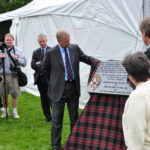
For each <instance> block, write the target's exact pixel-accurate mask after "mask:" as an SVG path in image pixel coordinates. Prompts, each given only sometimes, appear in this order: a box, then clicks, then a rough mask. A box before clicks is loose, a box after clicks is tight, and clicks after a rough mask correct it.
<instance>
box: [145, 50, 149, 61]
mask: <svg viewBox="0 0 150 150" xmlns="http://www.w3.org/2000/svg"><path fill="white" fill-rule="evenodd" d="M144 53H145V55H146V56H147V57H148V59H149V60H150V48H148V49H147V50H146V51H145V52H144Z"/></svg>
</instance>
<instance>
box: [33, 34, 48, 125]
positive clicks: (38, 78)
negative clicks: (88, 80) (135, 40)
mask: <svg viewBox="0 0 150 150" xmlns="http://www.w3.org/2000/svg"><path fill="white" fill-rule="evenodd" d="M38 43H39V45H40V48H38V49H37V50H35V51H34V52H33V55H32V62H31V67H32V69H34V70H35V73H34V84H37V87H38V90H39V92H40V98H41V105H42V109H43V113H44V115H45V118H46V119H45V121H46V122H49V121H51V112H50V106H51V100H50V98H49V97H48V95H47V91H48V72H47V73H46V74H42V72H41V65H42V62H43V59H44V56H45V53H46V52H47V51H48V50H49V49H50V47H49V46H47V37H46V35H45V34H39V36H38Z"/></svg>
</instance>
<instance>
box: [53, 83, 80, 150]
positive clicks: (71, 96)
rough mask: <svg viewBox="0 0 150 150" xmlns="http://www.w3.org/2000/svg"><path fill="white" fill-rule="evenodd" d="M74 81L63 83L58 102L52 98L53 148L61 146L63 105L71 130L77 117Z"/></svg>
mask: <svg viewBox="0 0 150 150" xmlns="http://www.w3.org/2000/svg"><path fill="white" fill-rule="evenodd" d="M75 89H76V87H75V83H74V82H72V83H65V87H64V92H63V95H62V98H61V99H60V101H59V102H55V101H53V100H52V106H53V107H52V128H51V140H52V141H51V142H52V147H53V149H57V150H59V149H60V147H61V133H62V123H63V116H64V106H65V103H67V107H68V111H69V118H70V127H71V130H72V128H73V126H74V124H75V123H76V121H77V119H78V106H79V96H78V94H77V92H76V90H75Z"/></svg>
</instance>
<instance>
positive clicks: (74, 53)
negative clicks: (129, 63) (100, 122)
mask: <svg viewBox="0 0 150 150" xmlns="http://www.w3.org/2000/svg"><path fill="white" fill-rule="evenodd" d="M56 38H57V41H58V45H56V46H55V47H54V48H52V49H51V51H48V52H47V53H46V56H45V58H44V61H43V65H42V70H43V71H44V72H47V71H49V72H50V82H49V89H48V94H49V96H50V98H51V100H52V106H53V107H52V130H51V133H52V135H51V138H52V142H51V143H52V148H53V150H60V146H61V133H62V122H63V115H64V106H65V103H67V106H68V111H69V118H70V126H71V129H72V128H73V126H74V124H75V123H76V121H77V118H78V106H79V96H80V77H79V63H80V62H84V63H86V64H88V65H91V64H92V61H93V60H94V58H92V57H90V56H87V55H85V54H84V53H83V51H82V50H81V49H80V47H79V46H78V45H76V44H70V35H69V33H68V32H67V31H64V30H60V31H58V32H57V33H56Z"/></svg>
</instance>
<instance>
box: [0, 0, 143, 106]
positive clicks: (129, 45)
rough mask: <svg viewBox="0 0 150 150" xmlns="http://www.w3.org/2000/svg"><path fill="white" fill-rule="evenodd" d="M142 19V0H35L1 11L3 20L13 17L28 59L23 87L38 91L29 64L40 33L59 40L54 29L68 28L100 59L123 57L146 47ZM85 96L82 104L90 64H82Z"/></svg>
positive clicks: (18, 41) (19, 43)
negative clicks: (143, 40)
mask: <svg viewBox="0 0 150 150" xmlns="http://www.w3.org/2000/svg"><path fill="white" fill-rule="evenodd" d="M142 19H143V0H134V1H133V0H131V1H125V0H118V1H113V0H35V1H33V2H31V3H30V4H28V5H26V6H25V7H23V8H20V9H18V10H15V11H12V12H8V13H5V14H1V15H0V22H2V21H5V20H12V21H13V24H12V26H11V29H10V32H11V33H12V34H13V35H14V36H15V39H16V41H15V42H16V45H17V46H18V47H19V48H20V49H21V50H22V51H23V53H24V54H25V56H26V57H27V60H28V65H27V67H26V68H25V71H26V73H27V75H28V79H29V83H28V85H27V86H26V88H25V89H24V90H25V91H28V92H30V93H33V94H36V95H38V91H37V88H36V87H35V86H34V85H33V70H32V69H31V67H30V63H31V57H32V53H33V50H35V49H36V48H38V43H37V36H38V34H39V33H45V34H46V35H47V37H48V44H49V45H50V46H54V45H56V44H57V41H56V38H55V33H56V31H57V30H58V29H66V30H68V31H69V33H70V35H71V41H72V43H77V44H79V46H80V47H81V49H82V50H83V51H84V52H85V53H86V54H88V55H91V56H93V57H96V58H98V59H101V60H102V59H122V57H123V56H124V55H125V54H127V53H130V52H134V51H137V50H143V43H142V39H141V34H140V32H139V23H140V21H141V20H142ZM80 69H81V71H80V72H81V81H82V82H81V86H82V91H81V93H82V96H81V100H80V106H81V107H82V106H84V104H85V103H86V101H87V100H88V94H87V92H86V84H87V80H88V74H89V70H90V67H88V66H87V65H84V64H82V65H81V68H80Z"/></svg>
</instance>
